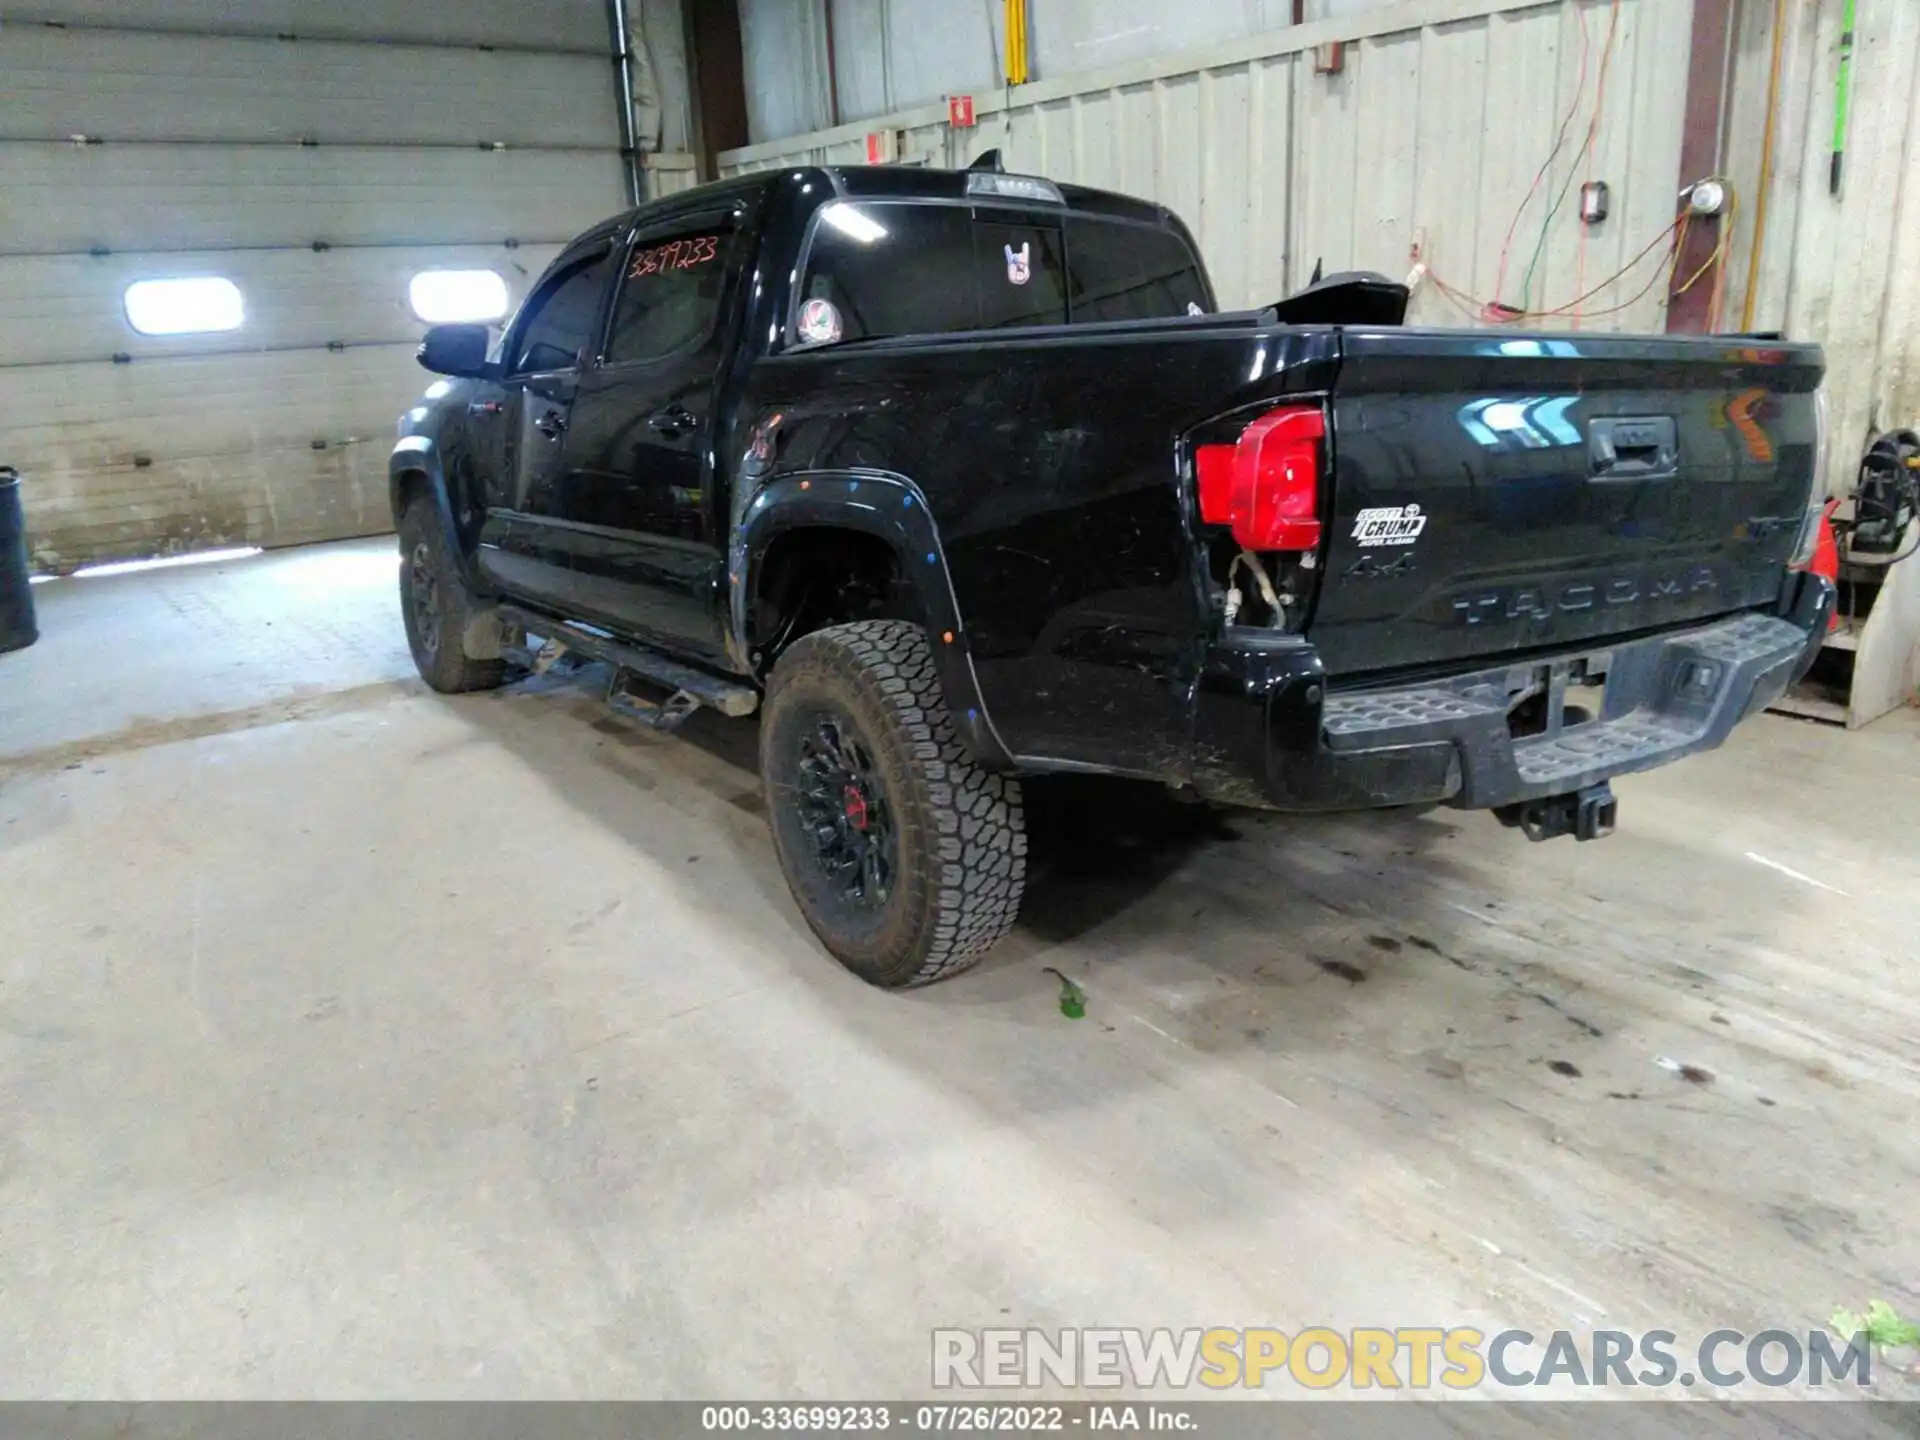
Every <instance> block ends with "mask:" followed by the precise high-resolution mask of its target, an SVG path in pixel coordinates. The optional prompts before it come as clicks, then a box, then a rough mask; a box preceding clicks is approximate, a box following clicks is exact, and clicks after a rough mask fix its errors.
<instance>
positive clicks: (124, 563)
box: [73, 545, 260, 580]
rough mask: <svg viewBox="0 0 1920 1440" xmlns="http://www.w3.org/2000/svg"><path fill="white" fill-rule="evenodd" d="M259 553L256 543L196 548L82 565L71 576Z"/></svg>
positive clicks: (207, 562)
mask: <svg viewBox="0 0 1920 1440" xmlns="http://www.w3.org/2000/svg"><path fill="white" fill-rule="evenodd" d="M259 553H260V547H259V546H258V545H237V546H235V547H234V548H232V549H230V550H196V551H194V553H193V554H191V555H156V556H154V557H153V558H152V559H151V560H110V561H108V562H107V563H106V564H104V565H82V566H81V567H80V568H79V569H78V570H76V571H74V572H73V578H74V579H76V580H97V579H98V578H99V577H100V576H102V575H133V574H136V573H138V572H140V571H142V570H172V569H175V568H176V567H178V566H181V565H214V564H217V563H219V562H220V561H222V560H245V559H246V558H247V557H248V556H250V555H258V554H259Z"/></svg>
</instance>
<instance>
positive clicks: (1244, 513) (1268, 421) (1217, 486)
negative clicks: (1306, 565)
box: [1193, 405, 1327, 550]
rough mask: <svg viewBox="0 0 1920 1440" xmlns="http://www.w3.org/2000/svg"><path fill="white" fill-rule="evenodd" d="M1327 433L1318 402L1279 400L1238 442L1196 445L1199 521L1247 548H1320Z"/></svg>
mask: <svg viewBox="0 0 1920 1440" xmlns="http://www.w3.org/2000/svg"><path fill="white" fill-rule="evenodd" d="M1326 434H1327V422H1326V419H1325V417H1324V416H1322V414H1321V413H1320V407H1319V406H1318V405H1284V406H1282V407H1281V408H1280V409H1278V410H1269V411H1268V412H1267V413H1266V414H1265V415H1262V416H1261V417H1260V418H1259V419H1258V420H1256V421H1254V422H1253V423H1252V424H1251V425H1249V426H1247V428H1246V429H1245V430H1243V431H1242V432H1241V433H1240V439H1239V440H1238V441H1237V442H1236V443H1235V444H1232V445H1201V446H1198V447H1196V449H1195V450H1194V458H1193V465H1194V473H1195V478H1196V479H1197V481H1198V482H1199V490H1200V518H1201V519H1202V520H1203V521H1205V522H1206V523H1207V524H1209V525H1228V526H1231V527H1232V528H1233V538H1234V539H1235V540H1237V541H1239V542H1240V544H1241V545H1242V546H1243V547H1244V548H1246V549H1248V550H1312V549H1315V548H1317V547H1318V546H1319V544H1320V449H1321V441H1323V440H1324V439H1325V438H1326Z"/></svg>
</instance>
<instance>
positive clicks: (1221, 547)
mask: <svg viewBox="0 0 1920 1440" xmlns="http://www.w3.org/2000/svg"><path fill="white" fill-rule="evenodd" d="M1406 302H1407V292H1406V291H1405V289H1404V288H1403V287H1400V286H1398V285H1393V284H1390V283H1387V282H1385V281H1383V280H1381V279H1380V278H1379V277H1377V276H1366V275H1346V276H1336V277H1331V278H1329V279H1328V280H1327V281H1325V282H1322V283H1320V284H1317V285H1315V286H1311V287H1309V288H1308V289H1307V290H1305V291H1303V292H1300V293H1298V294H1296V295H1294V296H1292V297H1289V298H1286V299H1283V300H1281V301H1278V302H1277V303H1275V304H1274V305H1272V306H1269V307H1267V308H1265V309H1258V310H1242V311H1232V312H1224V313H1223V312H1220V311H1219V310H1218V309H1217V307H1216V305H1215V302H1214V293H1213V289H1212V286H1211V284H1210V282H1209V280H1208V277H1207V272H1206V269H1205V267H1204V266H1203V265H1202V263H1201V260H1200V255H1199V252H1198V250H1197V248H1196V247H1195V245H1194V242H1193V239H1192V236H1191V235H1190V234H1189V233H1188V231H1187V229H1186V227H1185V226H1184V225H1183V224H1182V223H1181V222H1180V220H1179V219H1178V218H1177V217H1175V216H1174V215H1173V214H1172V213H1170V212H1169V211H1167V210H1165V209H1163V208H1161V207H1159V206H1157V205H1152V204H1148V203H1144V202H1142V201H1139V200H1135V199H1129V198H1127V197H1124V196H1120V195H1114V194H1106V193H1102V192H1099V191H1095V190H1087V189H1081V188H1078V187H1074V186H1070V185H1057V184H1054V183H1051V182H1049V181H1047V180H1044V179H1040V178H1037V177H1031V176H1023V175H1013V174H1007V173H1004V172H1003V171H1002V170H1000V169H999V168H998V166H997V164H995V163H992V162H988V163H985V164H976V165H975V166H974V168H972V169H969V170H965V171H934V170H922V169H910V168H904V167H903V168H891V167H872V168H865V167H861V168H846V169H832V168H805V169H798V170H789V171H781V172H779V173H773V174H764V175H754V176H749V177H745V178H742V179H738V180H731V181H726V182H723V183H720V184H717V185H709V186H706V187H703V188H701V189H697V190H692V191H688V192H686V193H684V194H680V195H675V196H673V197H671V198H668V199H665V200H660V201H657V202H654V203H652V204H648V205H645V206H642V207H641V208H639V209H637V210H635V211H632V212H630V213H627V214H625V215H622V216H620V217H618V218H617V219H614V220H610V221H608V222H606V223H605V224H602V225H598V226H596V227H595V228H593V229H592V230H590V231H588V232H587V233H586V234H584V235H582V236H580V237H579V238H578V239H577V240H575V241H574V242H573V243H571V244H570V245H568V246H567V247H566V249H565V251H564V252H563V253H562V254H561V255H560V257H559V258H558V259H557V260H556V261H555V262H554V263H553V265H552V266H551V267H550V268H549V269H548V270H547V271H546V273H545V274H544V275H543V276H542V277H541V278H540V279H539V281H538V282H537V283H536V284H535V285H534V287H533V288H532V290H531V291H530V293H529V294H528V297H527V299H526V300H525V302H524V303H523V304H522V305H521V306H520V307H519V309H518V311H517V313H515V314H514V315H513V316H512V318H511V319H510V320H508V321H507V323H506V324H505V326H504V327H503V329H502V330H501V331H500V332H499V333H498V334H497V335H496V334H495V333H494V332H493V331H492V330H491V329H489V327H486V326H483V325H439V326H435V327H433V328H432V329H431V330H429V331H428V332H427V334H426V337H425V341H424V343H423V345H422V346H421V350H420V361H421V363H422V364H423V365H424V366H425V367H426V368H427V369H428V370H430V371H433V372H436V373H437V374H438V375H440V376H442V377H444V378H443V379H440V380H438V381H436V382H434V383H433V384H432V385H431V387H430V388H429V389H428V392H427V398H426V399H425V400H424V401H423V402H422V403H421V404H420V405H419V406H418V407H416V408H415V409H414V410H412V411H411V412H409V415H408V417H407V418H406V419H405V420H403V421H402V437H401V439H400V441H399V443H398V445H397V446H396V447H395V449H394V451H393V455H392V461H391V470H390V475H391V489H392V493H391V499H392V505H393V514H394V518H395V522H396V526H397V529H398V532H399V537H400V552H401V567H400V595H401V601H402V609H403V613H404V619H405V624H406V632H407V638H408V641H409V644H410V646H411V648H412V652H413V656H414V659H415V661H416V662H417V664H418V666H419V669H420V673H421V675H422V676H424V677H425V679H426V681H427V683H428V684H429V685H431V686H432V687H433V688H434V689H436V690H440V691H449V692H451V691H468V690H475V689H481V688H485V687H488V686H496V685H499V684H501V683H502V682H503V681H504V680H505V679H506V678H508V676H509V675H510V674H511V673H513V672H514V671H515V670H517V669H519V668H521V667H527V666H531V667H532V668H534V669H536V670H538V669H544V668H545V667H547V666H548V665H550V664H552V663H553V662H554V661H555V660H556V659H559V658H561V657H563V656H565V657H572V658H571V659H569V661H568V663H569V664H573V663H584V662H587V661H592V662H602V663H604V665H605V666H606V667H607V673H608V674H609V675H610V677H611V678H610V682H609V683H610V691H609V700H610V701H611V702H613V703H614V704H615V705H616V706H618V707H619V708H620V709H622V710H624V711H625V712H626V713H628V714H629V715H631V716H633V717H634V718H636V719H638V720H641V721H644V722H645V723H649V724H652V725H655V726H657V727H659V728H662V729H671V728H672V727H673V726H674V725H676V724H678V723H679V722H680V720H682V719H683V718H684V717H685V716H686V715H687V714H689V713H690V712H692V711H693V710H695V709H697V708H699V707H702V706H705V707H709V708H712V709H715V710H718V711H720V712H722V713H724V714H727V715H733V716H744V715H748V714H751V713H755V712H757V713H758V716H759V726H760V730H759V748H760V771H761V778H762V783H763V785H764V787H765V797H766V809H767V814H768V816H769V818H770V821H771V826H772V831H773V840H774V846H775V849H776V851H777V853H778V857H779V862H780V865H781V868H782V870H783V871H784V873H785V875H786V878H787V880H788V882H789V884H790V885H791V887H792V890H793V895H794V899H795V901H796V903H797V905H798V907H799V909H800V912H801V914H802V915H803V916H804V918H805V920H806V922H807V923H808V925H809V926H811V928H812V929H813V931H814V932H815V933H816V934H817V935H818V936H819V937H820V940H821V941H822V942H823V944H824V945H825V947H826V948H827V949H828V950H829V951H831V952H832V953H833V954H834V955H835V956H836V957H838V958H839V959H840V960H841V961H842V962H843V963H844V964H845V965H847V966H848V967H849V968H850V969H852V970H853V971H854V972H856V973H857V974H859V975H860V976H862V977H864V978H865V979H867V980H869V981H872V982H874V983H876V984H879V985H886V986H902V985H914V984H920V983H923V982H926V981H930V980H935V979H938V978H940V977H942V976H945V975H949V974H952V973H953V972H955V971H957V970H960V969H962V968H964V967H965V966H967V965H969V964H970V963H972V962H973V961H975V960H976V959H978V958H979V957H980V956H981V954H982V953H983V952H984V951H985V950H986V949H987V948H988V947H989V946H991V945H992V944H993V943H994V942H995V941H996V940H998V939H999V938H1000V937H1001V936H1003V935H1005V934H1006V933H1007V931H1008V930H1009V928H1010V927H1011V926H1012V925H1013V923H1014V921H1015V917H1016V913H1017V910H1018V907H1019V904H1020V897H1021V889H1022V885H1023V884H1024V881H1025V876H1026V839H1025V835H1024V832H1023V828H1022V817H1021V777H1023V776H1033V775H1040V774H1045V773H1048V772H1059V771H1068V772H1079V773H1098V774H1103V775H1115V776H1129V777H1134V778H1136V779H1144V780H1149V781H1156V782H1160V783H1162V784H1164V785H1167V786H1170V787H1175V788H1176V789H1177V790H1179V791H1180V792H1182V793H1183V794H1185V795H1187V796H1189V797H1193V798H1197V799H1200V800H1203V801H1208V802H1213V803H1217V804H1223V805H1233V806H1261V807H1267V808H1271V809H1277V810H1284V811H1316V810H1351V809H1363V808H1369V807H1384V806H1434V805H1448V806H1456V807H1460V808H1463V809H1481V810H1491V811H1493V812H1494V813H1495V815H1496V816H1497V817H1499V818H1500V819H1501V820H1503V821H1504V822H1506V823H1508V824H1510V825H1513V826H1516V827H1518V828H1520V829H1522V830H1523V831H1524V832H1525V833H1526V834H1527V835H1528V836H1529V837H1531V838H1533V839H1546V838H1548V837H1551V836H1554V835H1573V836H1575V837H1577V838H1580V839H1590V838H1593V837H1596V836H1599V835H1603V834H1605V833H1607V832H1608V831H1609V830H1611V829H1612V827H1613V824H1614V816H1615V805H1614V801H1613V797H1612V793H1611V791H1610V789H1609V787H1608V781H1609V780H1610V779H1611V777H1613V776H1616V775H1620V774H1624V773H1627V772H1630V771H1637V770H1645V769H1648V768H1650V767H1653V766H1657V765H1661V764H1664V763H1666V762H1667V761H1670V760H1675V759H1678V758H1680V757H1681V756H1684V755H1687V754H1690V753H1692V752H1695V751H1698V750H1704V749H1707V748H1710V747H1712V746H1715V745H1718V744H1719V743H1720V742H1721V741H1722V740H1724V739H1725V738H1726V736H1727V734H1728V732H1729V731H1730V730H1731V729H1732V727H1733V726H1734V725H1735V724H1737V723H1738V722H1739V721H1740V720H1741V719H1742V718H1744V717H1745V716H1747V715H1750V714H1753V713H1755V712H1756V711H1758V710H1760V709H1761V708H1763V707H1764V706H1766V705H1767V704H1768V703H1769V702H1771V701H1772V700H1773V699H1774V698H1775V697H1776V696H1777V695H1778V694H1779V693H1780V692H1781V690H1782V689H1783V688H1784V687H1785V686H1786V685H1787V684H1788V683H1789V682H1790V681H1791V680H1793V679H1794V678H1796V677H1797V676H1798V675H1799V674H1800V673H1801V672H1802V671H1803V670H1804V668H1805V667H1806V666H1807V665H1808V664H1809V663H1811V659H1812V657H1813V654H1814V653H1815V650H1816V649H1817V647H1818V645H1819V642H1820V637H1821V636H1822V635H1823V634H1824V632H1825V629H1826V624H1827V617H1828V615H1829V613H1830V611H1831V608H1832V604H1833V597H1832V591H1831V587H1830V586H1829V585H1828V583H1827V582H1826V581H1825V580H1824V579H1822V578H1821V577H1819V576H1817V575H1814V574H1811V573H1809V572H1808V571H1807V570H1806V569H1805V568H1804V565H1805V562H1806V560H1807V557H1808V555H1809V553H1810V550H1811V546H1812V542H1813V539H1814V537H1815V534H1816V528H1817V520H1818V510H1817V509H1815V508H1813V506H1812V501H1813V498H1814V497H1813V489H1814V478H1815V476H1816V474H1817V473H1819V459H1818V452H1819V450H1820V446H1821V444H1822V419H1821V410H1820V404H1819V386H1820V381H1821V375H1822V369H1823V360H1822V356H1821V354H1820V351H1819V350H1818V349H1817V348H1816V347H1814V346H1811V345H1799V344H1789V343H1785V342H1783V341H1781V340H1780V339H1778V338H1774V337H1758V336H1744V337H1743V336H1707V337H1689V338H1680V337H1674V336H1654V335H1596V334H1592V333H1578V334H1551V335H1549V334H1538V335H1528V334H1524V333H1515V332H1513V331H1510V330H1505V329H1499V330H1487V331H1481V330H1472V329H1457V330H1446V329H1417V328H1410V327H1407V326H1405V325H1403V324H1402V323H1401V322H1402V319H1403V317H1404V313H1405V309H1406Z"/></svg>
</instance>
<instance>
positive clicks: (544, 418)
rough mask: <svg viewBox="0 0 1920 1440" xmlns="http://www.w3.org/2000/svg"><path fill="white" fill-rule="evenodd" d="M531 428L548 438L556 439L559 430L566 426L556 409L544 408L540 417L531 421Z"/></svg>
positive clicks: (558, 435)
mask: <svg viewBox="0 0 1920 1440" xmlns="http://www.w3.org/2000/svg"><path fill="white" fill-rule="evenodd" d="M533 428H534V429H536V430H538V431H539V432H540V433H541V434H542V435H544V436H546V437H547V438H548V439H549V440H558V439H559V438H560V432H561V431H563V430H565V429H566V428H567V422H566V421H565V420H564V419H563V418H561V415H560V412H559V411H558V410H544V411H542V412H541V414H540V418H539V419H538V420H535V421H534V422H533Z"/></svg>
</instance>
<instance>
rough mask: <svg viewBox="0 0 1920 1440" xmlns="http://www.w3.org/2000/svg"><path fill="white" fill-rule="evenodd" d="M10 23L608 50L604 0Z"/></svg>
mask: <svg viewBox="0 0 1920 1440" xmlns="http://www.w3.org/2000/svg"><path fill="white" fill-rule="evenodd" d="M6 17H7V19H8V21H9V22H15V23H18V22H31V21H35V20H55V21H62V22H67V23H71V24H75V25H109V26H124V27H127V28H131V29H145V30H170V31H176V32H187V33H194V34H213V35H221V34H225V35H236V34H237V35H279V34H293V35H300V36H302V37H308V36H310V37H312V38H314V39H321V38H327V39H345V40H404V41H420V42H426V43H431V44H442V45H493V46H497V47H499V48H500V49H508V48H523V49H554V50H577V51H580V52H581V53H583V54H593V55H605V54H606V53H607V43H608V42H607V12H606V7H605V5H603V4H602V3H601V0H458V3H455V4H438V5H433V4H428V5H421V4H408V3H405V0H326V3H325V4H320V3H316V0H11V3H9V4H8V5H7V9H6Z"/></svg>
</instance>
